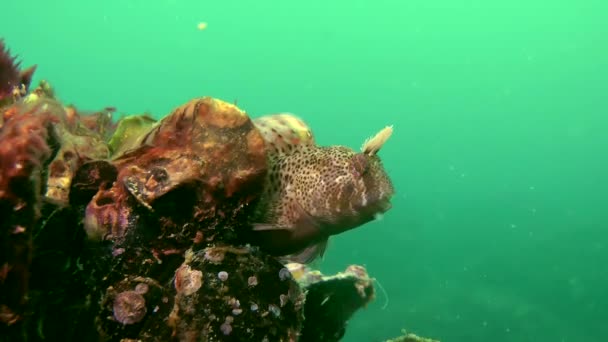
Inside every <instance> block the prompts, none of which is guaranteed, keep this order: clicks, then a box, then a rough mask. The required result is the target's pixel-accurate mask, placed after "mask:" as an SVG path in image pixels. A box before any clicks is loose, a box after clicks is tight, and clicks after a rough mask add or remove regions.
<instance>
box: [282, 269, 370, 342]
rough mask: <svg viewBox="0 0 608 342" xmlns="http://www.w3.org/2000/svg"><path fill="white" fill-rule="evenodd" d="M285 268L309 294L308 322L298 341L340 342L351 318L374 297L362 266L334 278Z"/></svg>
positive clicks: (306, 309)
mask: <svg viewBox="0 0 608 342" xmlns="http://www.w3.org/2000/svg"><path fill="white" fill-rule="evenodd" d="M286 267H287V268H288V269H289V270H290V272H291V274H292V276H293V277H294V279H296V280H297V282H298V283H299V284H300V286H301V287H302V288H304V289H305V291H306V302H305V305H304V317H306V320H305V321H304V326H303V328H302V331H301V336H300V339H299V341H302V342H307V341H339V340H340V339H342V337H343V336H344V333H345V329H346V323H347V322H348V320H349V319H350V318H351V317H352V315H353V314H354V313H355V312H356V311H357V310H359V309H361V308H364V307H365V306H366V305H367V304H368V303H370V302H371V301H372V300H374V298H375V292H374V286H373V281H372V279H371V278H370V277H369V276H368V274H367V271H366V270H365V268H364V267H363V266H359V265H351V266H348V267H347V268H346V270H345V271H344V272H340V273H338V274H335V275H331V276H326V275H323V274H321V272H319V271H316V270H312V269H311V268H308V267H307V266H305V265H303V264H297V263H290V264H287V265H286Z"/></svg>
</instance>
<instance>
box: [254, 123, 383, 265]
mask: <svg viewBox="0 0 608 342" xmlns="http://www.w3.org/2000/svg"><path fill="white" fill-rule="evenodd" d="M253 122H254V125H255V126H256V127H257V128H258V130H259V131H260V132H261V133H262V136H263V137H264V140H265V142H266V144H267V148H268V151H269V152H268V158H269V172H268V175H267V179H266V184H265V191H264V194H263V195H262V201H261V203H260V205H259V207H258V208H257V212H256V214H255V215H254V223H253V234H254V238H255V240H256V242H257V243H258V245H260V246H261V247H262V248H264V249H265V250H267V251H268V252H270V253H273V254H274V255H278V256H282V259H283V260H284V261H285V262H299V263H310V262H312V261H313V260H314V259H316V258H317V257H319V256H322V255H323V253H324V251H325V248H326V247H327V242H328V239H329V238H330V237H331V236H333V235H336V234H339V233H342V232H345V231H347V230H350V229H353V228H356V227H358V226H361V225H363V224H365V223H367V222H369V221H372V220H373V219H374V218H375V217H376V216H377V215H379V214H382V213H384V212H386V211H387V210H389V209H390V208H391V204H390V200H391V198H392V196H393V194H394V188H393V185H392V183H391V180H390V178H389V177H388V175H387V174H386V171H385V170H384V168H383V166H382V163H381V161H380V158H379V157H378V155H377V152H378V151H379V150H380V148H381V147H382V146H383V144H384V142H385V141H386V140H387V139H388V138H389V137H390V135H391V133H392V127H386V128H384V129H383V130H381V131H380V132H379V133H378V134H376V135H375V136H374V137H372V138H370V139H368V140H367V141H366V142H365V143H364V144H363V146H362V148H361V151H360V152H356V151H354V150H352V149H350V148H348V147H345V146H318V145H317V144H316V143H315V141H314V136H313V134H312V131H311V130H310V128H309V127H308V126H307V125H306V124H305V123H304V122H303V121H302V120H300V119H299V118H297V117H296V116H295V115H293V114H275V115H267V116H263V117H260V118H257V119H254V120H253Z"/></svg>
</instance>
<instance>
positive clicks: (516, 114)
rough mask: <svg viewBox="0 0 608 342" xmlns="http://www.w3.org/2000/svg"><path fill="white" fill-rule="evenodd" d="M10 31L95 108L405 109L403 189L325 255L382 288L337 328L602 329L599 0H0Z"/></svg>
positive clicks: (323, 121) (336, 124)
mask: <svg viewBox="0 0 608 342" xmlns="http://www.w3.org/2000/svg"><path fill="white" fill-rule="evenodd" d="M201 22H204V23H206V24H207V26H206V27H204V25H203V26H201V27H199V26H198V25H199V23H201ZM201 28H203V29H201ZM0 36H2V37H4V38H5V41H6V43H7V45H8V46H9V47H10V48H11V51H12V52H13V53H15V54H18V55H19V56H20V57H21V59H22V61H23V63H22V66H29V65H31V64H38V70H37V72H36V79H35V82H36V81H37V80H39V79H43V78H44V79H48V80H49V81H50V82H51V83H52V84H53V86H54V87H55V89H56V91H57V95H58V96H59V98H60V99H62V100H63V101H64V102H66V103H73V104H75V105H77V106H78V107H80V108H83V109H87V108H88V109H91V110H97V109H100V108H103V107H105V106H115V107H117V109H118V112H119V113H125V114H126V113H128V114H137V113H142V112H149V113H151V114H153V115H154V116H155V117H157V118H158V117H161V116H164V115H166V114H168V113H169V112H170V111H171V110H172V109H173V108H175V107H177V106H179V105H181V104H183V103H185V102H186V101H187V100H189V99H191V98H193V97H199V96H213V97H217V98H220V99H223V100H226V101H229V102H232V101H237V103H238V106H239V107H240V108H242V109H244V110H246V111H247V112H248V113H249V115H250V116H252V117H257V116H261V115H263V114H269V113H276V112H292V113H295V114H297V115H299V116H301V117H302V118H304V119H305V120H306V121H307V122H308V123H309V124H310V125H311V127H312V128H313V130H314V132H315V135H316V139H317V141H318V142H319V143H320V144H323V145H328V144H344V145H348V146H351V147H354V148H357V147H359V146H360V145H361V143H362V142H363V141H364V139H365V138H366V137H368V136H370V135H372V134H373V133H375V132H377V131H378V129H380V128H382V127H384V126H385V125H388V124H393V125H394V129H395V133H394V135H393V137H392V138H391V139H390V140H389V142H388V143H387V145H386V146H385V147H384V148H383V150H382V151H381V152H380V155H381V157H382V158H383V160H384V163H385V165H386V168H387V170H388V172H389V174H390V175H391V176H392V178H393V181H394V183H395V187H396V190H397V195H396V197H395V199H394V201H393V209H392V210H391V211H389V212H388V213H387V214H386V215H384V217H383V218H382V219H381V220H378V221H375V222H372V223H369V224H367V225H365V226H363V227H361V228H359V229H356V230H353V231H350V232H347V233H344V234H342V235H339V236H337V237H334V238H332V240H331V242H330V247H329V250H328V251H327V253H326V256H325V258H324V260H323V262H322V263H321V265H320V267H321V269H322V270H323V271H324V272H328V273H331V272H338V271H341V270H343V269H344V268H345V267H346V266H347V265H349V264H353V263H357V264H363V265H365V266H366V267H367V268H368V271H369V272H370V275H371V276H373V277H375V278H377V280H378V282H379V283H380V284H381V285H382V287H383V288H384V289H385V290H386V293H387V294H388V296H385V295H384V294H383V292H382V291H380V289H379V288H378V293H377V296H378V298H377V300H376V301H375V302H374V303H372V304H371V305H370V306H369V307H368V308H367V309H365V310H363V311H360V312H358V313H357V314H356V315H355V317H354V318H353V320H352V321H351V322H350V324H349V328H348V329H347V333H346V336H345V338H344V341H364V342H367V341H381V340H382V339H386V338H389V337H392V336H395V335H398V334H399V332H400V329H401V328H406V329H407V330H408V331H412V332H415V333H417V334H420V335H424V336H428V337H433V338H437V339H440V340H442V341H500V342H511V341H520V342H524V341H538V342H541V341H552V342H553V341H557V342H570V341H575V342H577V341H585V342H595V341H608V324H606V317H608V286H607V285H608V267H607V265H608V246H607V244H608V223H607V222H608V205H607V204H608V182H607V180H606V177H607V176H608V155H607V150H608V134H607V132H608V91H607V90H608V86H607V81H608V4H607V3H606V2H605V1H601V0H578V1H573V0H570V1H547V0H543V1H541V0H511V1H504V0H495V1H480V0H476V1H469V0H462V1H450V0H409V1H405V0H401V1H397V0H391V1H389V0H374V1H371V0H366V1H362V0H349V1H344V0H340V1H337V0H309V1H298V2H296V1H270V0H258V1H247V0H239V1H237V0H221V1H194V0H188V1H180V0H169V1H166V0H163V1H160V0H159V1H149V0H148V1H144V0H122V1H117V0H106V1H75V0H73V1H67V0H56V1H41V0H33V1H14V0H4V1H3V2H2V5H1V6H0Z"/></svg>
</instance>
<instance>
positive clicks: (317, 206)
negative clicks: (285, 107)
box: [306, 127, 395, 235]
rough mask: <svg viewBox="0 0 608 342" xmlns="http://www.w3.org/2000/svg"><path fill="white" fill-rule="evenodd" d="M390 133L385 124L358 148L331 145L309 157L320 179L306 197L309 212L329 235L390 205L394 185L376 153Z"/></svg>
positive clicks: (361, 222) (375, 216)
mask: <svg viewBox="0 0 608 342" xmlns="http://www.w3.org/2000/svg"><path fill="white" fill-rule="evenodd" d="M391 133H392V127H386V128H384V129H383V130H381V131H380V132H378V133H377V134H376V136H374V137H372V138H370V139H367V140H366V141H365V143H364V144H363V147H362V148H361V151H360V152H356V151H354V150H352V149H350V148H348V147H345V146H330V147H323V148H320V150H321V152H320V153H319V155H320V157H319V158H312V160H315V159H316V160H317V162H316V164H315V165H317V166H318V169H317V170H316V172H314V173H315V174H316V175H318V177H319V178H320V181H319V182H316V184H317V185H318V188H317V189H316V191H314V195H313V196H312V197H313V198H312V200H309V201H306V202H308V203H307V204H308V206H309V209H308V212H309V213H310V214H311V215H312V216H313V217H315V219H316V220H318V221H319V225H320V226H322V227H323V228H324V230H325V231H326V232H327V233H328V234H329V235H336V234H339V233H342V232H344V231H347V230H350V229H353V228H356V227H358V226H361V225H363V224H365V223H367V222H369V221H372V220H374V219H375V218H377V217H378V216H379V215H381V214H383V213H385V212H386V211H388V210H389V209H390V208H391V199H392V197H393V195H394V194H395V189H394V187H393V183H392V181H391V179H390V177H389V175H388V173H387V172H386V170H385V168H384V166H383V165H382V161H381V159H380V157H379V156H378V151H379V150H380V148H381V147H382V146H383V144H384V143H385V142H386V140H387V139H388V138H389V137H390V135H391ZM313 188H314V186H313ZM310 192H311V190H309V193H310Z"/></svg>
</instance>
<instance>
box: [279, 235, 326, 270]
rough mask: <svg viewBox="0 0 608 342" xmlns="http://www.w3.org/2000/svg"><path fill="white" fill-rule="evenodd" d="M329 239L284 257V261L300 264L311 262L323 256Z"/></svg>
mask: <svg viewBox="0 0 608 342" xmlns="http://www.w3.org/2000/svg"><path fill="white" fill-rule="evenodd" d="M328 241H329V239H328V238H326V239H325V240H323V241H321V242H319V243H316V244H314V245H310V246H308V247H306V248H304V249H302V250H300V251H299V252H296V253H294V254H290V255H287V256H285V257H282V258H281V260H282V261H283V263H293V262H295V263H299V264H310V263H312V262H313V261H315V260H316V259H318V258H321V259H322V258H323V255H324V254H325V251H326V250H327V243H328Z"/></svg>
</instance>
